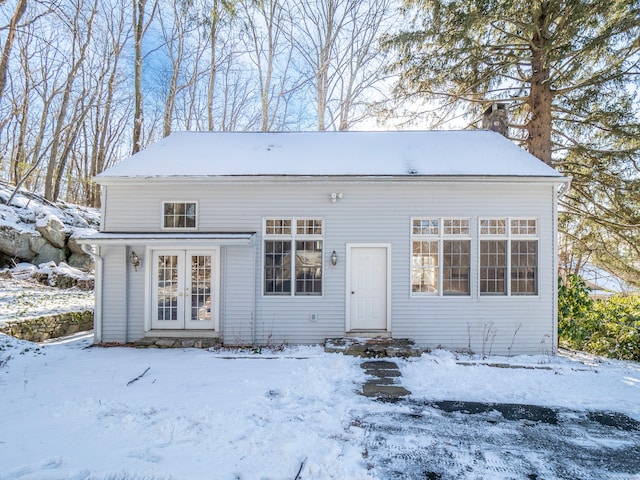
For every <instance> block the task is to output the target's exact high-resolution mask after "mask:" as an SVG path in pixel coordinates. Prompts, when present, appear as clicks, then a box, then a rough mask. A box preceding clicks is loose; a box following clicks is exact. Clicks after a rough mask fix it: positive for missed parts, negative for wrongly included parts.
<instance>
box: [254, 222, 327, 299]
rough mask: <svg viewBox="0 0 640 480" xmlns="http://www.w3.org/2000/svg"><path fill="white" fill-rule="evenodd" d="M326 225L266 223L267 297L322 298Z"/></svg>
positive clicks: (265, 280)
mask: <svg viewBox="0 0 640 480" xmlns="http://www.w3.org/2000/svg"><path fill="white" fill-rule="evenodd" d="M323 236H324V231H323V221H322V219H318V218H266V219H265V220H264V294H265V295H296V296H298V295H322V247H323V240H324V239H323Z"/></svg>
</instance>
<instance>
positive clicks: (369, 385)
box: [360, 360, 411, 400]
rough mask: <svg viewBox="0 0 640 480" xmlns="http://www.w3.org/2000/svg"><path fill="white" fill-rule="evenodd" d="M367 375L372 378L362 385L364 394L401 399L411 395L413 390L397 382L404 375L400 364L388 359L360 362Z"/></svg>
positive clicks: (384, 398)
mask: <svg viewBox="0 0 640 480" xmlns="http://www.w3.org/2000/svg"><path fill="white" fill-rule="evenodd" d="M360 367H362V368H363V369H364V370H365V372H366V373H367V375H371V376H372V377H374V378H372V379H370V380H367V381H366V382H365V384H364V385H363V386H362V395H364V396H365V397H373V398H377V399H381V400H399V399H401V398H403V397H406V396H408V395H411V392H410V391H409V390H407V389H406V388H404V387H403V386H401V385H398V384H397V383H396V380H397V379H398V378H399V377H401V376H402V374H401V373H400V369H399V368H398V364H397V363H395V362H390V361H387V360H376V361H367V362H362V363H361V364H360Z"/></svg>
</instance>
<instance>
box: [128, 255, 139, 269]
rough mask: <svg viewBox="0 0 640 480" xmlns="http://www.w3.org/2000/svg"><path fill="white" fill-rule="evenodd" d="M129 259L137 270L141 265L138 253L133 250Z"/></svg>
mask: <svg viewBox="0 0 640 480" xmlns="http://www.w3.org/2000/svg"><path fill="white" fill-rule="evenodd" d="M129 261H130V262H131V265H133V268H134V270H135V271H136V272H137V271H138V267H139V266H140V257H138V254H137V253H136V252H134V251H133V250H132V251H131V253H130V254H129Z"/></svg>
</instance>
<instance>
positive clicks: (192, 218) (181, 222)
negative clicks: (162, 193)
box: [162, 202, 197, 228]
mask: <svg viewBox="0 0 640 480" xmlns="http://www.w3.org/2000/svg"><path fill="white" fill-rule="evenodd" d="M196 212H197V207H196V202H164V203H163V204H162V226H163V227H164V228H196Z"/></svg>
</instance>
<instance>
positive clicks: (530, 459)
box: [357, 400, 640, 480]
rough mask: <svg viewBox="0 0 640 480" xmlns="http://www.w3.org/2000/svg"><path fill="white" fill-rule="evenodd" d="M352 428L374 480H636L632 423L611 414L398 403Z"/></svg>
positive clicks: (636, 427)
mask: <svg viewBox="0 0 640 480" xmlns="http://www.w3.org/2000/svg"><path fill="white" fill-rule="evenodd" d="M357 422H358V423H359V424H360V425H361V426H362V427H363V428H364V429H365V431H366V445H365V447H366V451H365V456H366V461H367V462H368V464H369V466H370V468H371V469H372V473H373V474H374V475H375V476H376V477H377V478H380V479H427V480H429V479H431V480H434V479H439V480H454V479H455V480H458V479H460V480H462V479H464V480H469V479H482V480H494V479H495V480H499V479H505V480H506V479H525V480H542V479H544V480H553V479H567V480H609V479H625V480H630V479H640V423H639V422H637V421H635V420H633V419H631V418H629V417H627V416H625V415H622V414H619V413H615V412H581V411H572V410H565V409H550V408H545V407H538V406H533V405H514V404H485V403H473V402H447V401H442V402H427V403H425V402H423V403H419V402H415V401H412V400H399V401H397V402H396V403H393V404H390V408H389V411H388V412H386V413H379V412H376V413H370V414H365V415H363V416H362V417H361V418H359V419H357Z"/></svg>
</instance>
